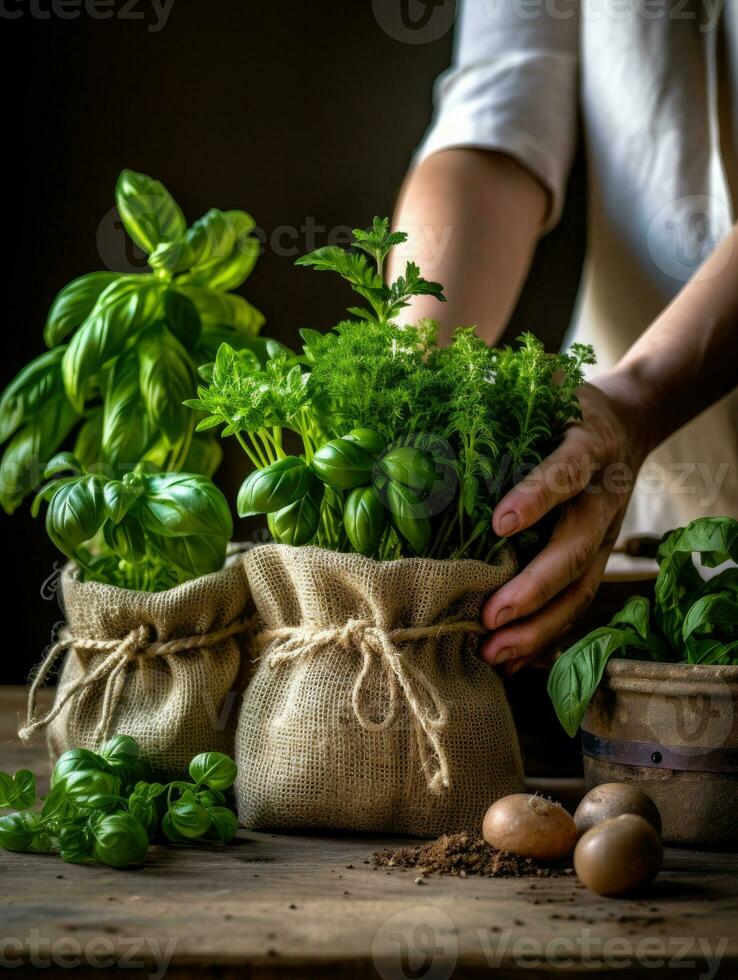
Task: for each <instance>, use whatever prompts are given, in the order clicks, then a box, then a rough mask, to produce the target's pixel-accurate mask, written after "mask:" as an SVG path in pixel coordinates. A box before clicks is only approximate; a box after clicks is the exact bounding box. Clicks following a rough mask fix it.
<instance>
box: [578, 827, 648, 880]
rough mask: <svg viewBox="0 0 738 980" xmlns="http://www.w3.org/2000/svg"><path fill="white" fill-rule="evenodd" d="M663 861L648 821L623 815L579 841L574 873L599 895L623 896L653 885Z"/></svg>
mask: <svg viewBox="0 0 738 980" xmlns="http://www.w3.org/2000/svg"><path fill="white" fill-rule="evenodd" d="M662 859H663V850H662V847H661V838H660V837H659V835H658V834H657V833H656V831H655V830H654V828H653V827H652V825H651V824H650V823H649V822H648V820H644V818H643V817H638V816H636V815H635V814H633V813H624V814H621V816H619V817H612V818H611V819H610V820H603V822H602V823H598V824H596V826H594V827H592V828H591V829H590V830H588V831H587V832H586V833H585V834H584V835H583V836H582V837H580V838H579V842H578V843H577V846H576V848H575V849H574V870H575V871H576V873H577V875H578V876H579V879H580V881H582V882H583V884H585V885H586V886H587V888H589V889H590V890H591V891H593V892H597V894H598V895H625V894H627V893H628V892H632V891H635V889H637V888H639V887H640V886H641V885H645V884H647V883H648V882H649V881H653V879H654V878H655V877H656V875H657V874H658V871H659V868H660V867H661V861H662Z"/></svg>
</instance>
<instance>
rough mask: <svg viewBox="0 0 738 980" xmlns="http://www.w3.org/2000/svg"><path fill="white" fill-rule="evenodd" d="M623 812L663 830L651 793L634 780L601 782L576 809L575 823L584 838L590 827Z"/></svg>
mask: <svg viewBox="0 0 738 980" xmlns="http://www.w3.org/2000/svg"><path fill="white" fill-rule="evenodd" d="M623 813H634V814H635V815H636V816H638V817H643V818H644V819H645V820H648V822H649V823H650V824H651V825H652V826H653V828H654V830H655V831H656V833H657V834H660V833H661V814H660V813H659V808H658V807H657V806H656V804H655V803H654V802H653V800H652V799H651V797H650V796H647V795H646V794H645V793H644V792H642V791H641V790H640V789H638V787H637V786H634V785H633V784H632V783H602V784H601V785H600V786H595V788H594V789H591V790H590V791H589V793H587V795H586V796H585V797H584V799H583V800H582V802H581V803H580V804H579V806H578V807H577V808H576V810H575V811H574V823H575V824H576V825H577V833H578V834H579V836H580V837H581V836H582V834H584V833H586V832H587V831H588V830H589V829H590V828H591V827H594V826H595V825H596V824H598V823H602V821H603V820H609V819H610V818H611V817H619V816H620V815H621V814H623Z"/></svg>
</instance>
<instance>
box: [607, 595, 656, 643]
mask: <svg viewBox="0 0 738 980" xmlns="http://www.w3.org/2000/svg"><path fill="white" fill-rule="evenodd" d="M609 625H610V626H613V627H615V628H616V629H629V628H630V629H632V630H633V631H634V632H635V633H636V634H637V635H638V636H640V637H641V639H643V640H648V639H649V638H650V636H651V603H650V602H649V601H648V599H647V598H646V597H645V596H641V595H634V596H631V597H630V598H629V599H628V600H627V601H626V603H625V605H624V606H623V608H622V609H621V610H620V612H618V613H616V614H615V615H614V616H613V618H612V619H611V620H610V623H609Z"/></svg>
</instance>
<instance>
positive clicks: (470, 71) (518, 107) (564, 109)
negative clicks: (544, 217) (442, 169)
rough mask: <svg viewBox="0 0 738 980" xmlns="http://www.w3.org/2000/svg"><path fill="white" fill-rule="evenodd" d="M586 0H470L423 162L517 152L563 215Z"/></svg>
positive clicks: (440, 85) (553, 218) (419, 155)
mask: <svg viewBox="0 0 738 980" xmlns="http://www.w3.org/2000/svg"><path fill="white" fill-rule="evenodd" d="M578 8H579V2H578V0H554V2H552V3H526V2H525V0H462V3H461V12H460V21H459V22H458V23H457V29H456V39H455V55H454V62H453V65H452V67H451V68H449V69H448V71H446V72H444V74H443V75H441V76H440V77H439V78H438V79H437V81H436V85H435V89H434V108H435V111H434V119H433V122H432V124H431V126H430V128H429V130H428V132H427V133H426V135H425V138H424V140H423V142H422V143H421V145H420V147H419V148H418V150H417V152H416V156H415V160H414V162H415V163H416V164H417V163H419V162H420V161H421V160H423V159H424V158H425V157H428V156H430V155H431V154H432V153H436V152H437V151H438V150H444V149H449V148H450V147H462V146H464V147H477V148H481V149H488V150H498V151H500V152H502V153H507V154H509V155H510V156H512V157H514V158H515V159H516V160H518V161H519V162H520V163H522V164H523V165H524V166H525V167H527V168H528V169H529V170H530V171H531V172H532V173H533V174H534V176H536V177H537V178H538V179H539V180H540V181H541V182H542V183H543V184H544V186H545V187H546V188H547V189H548V190H549V192H550V194H551V210H550V213H549V215H548V221H547V230H548V229H550V228H551V227H553V225H555V224H556V222H557V221H558V219H559V217H560V215H561V210H562V207H563V201H564V192H565V187H566V181H567V177H568V175H569V170H570V168H571V163H572V159H573V157H574V151H575V147H576V137H577V105H578V99H577V84H578V82H577V66H578V50H579V9H578Z"/></svg>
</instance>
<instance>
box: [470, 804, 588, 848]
mask: <svg viewBox="0 0 738 980" xmlns="http://www.w3.org/2000/svg"><path fill="white" fill-rule="evenodd" d="M482 836H483V837H484V839H485V840H486V841H487V843H488V844H490V845H491V846H492V847H496V848H498V850H500V851H512V853H513V854H519V855H520V857H529V858H537V859H538V860H541V861H556V860H558V859H559V858H563V857H566V855H567V854H571V852H572V849H573V848H574V845H575V844H576V840H577V829H576V826H575V824H574V820H573V819H572V817H571V814H569V813H567V812H566V810H565V809H564V808H563V807H562V806H561V804H560V803H552V802H551V800H547V799H544V797H542V796H531V795H529V794H528V793H513V794H512V796H503V797H502V799H501V800H497V802H496V803H493V804H492V806H491V807H490V808H489V810H487V812H486V813H485V815H484V822H483V823H482Z"/></svg>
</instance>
